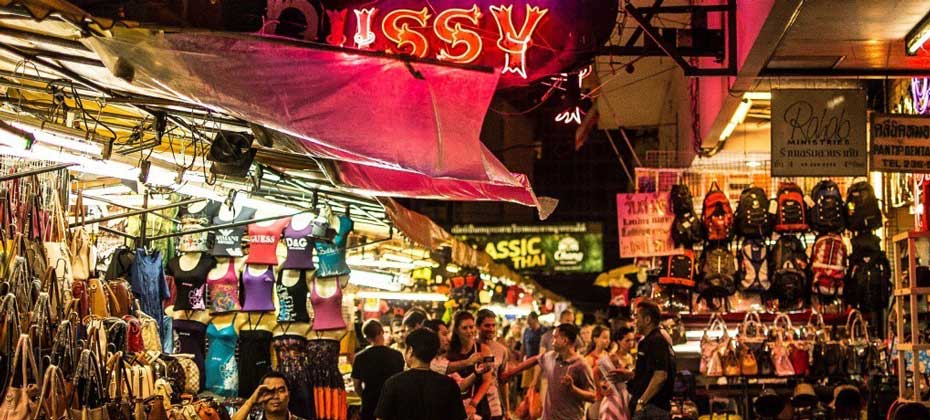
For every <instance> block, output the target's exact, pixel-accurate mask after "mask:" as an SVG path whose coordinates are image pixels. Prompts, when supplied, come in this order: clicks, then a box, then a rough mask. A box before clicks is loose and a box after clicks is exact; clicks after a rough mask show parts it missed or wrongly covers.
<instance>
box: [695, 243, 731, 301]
mask: <svg viewBox="0 0 930 420" xmlns="http://www.w3.org/2000/svg"><path fill="white" fill-rule="evenodd" d="M701 258H702V260H703V263H702V264H701V273H702V274H703V275H704V277H703V282H702V283H701V288H700V289H701V291H700V292H701V294H702V295H706V296H709V297H723V296H730V295H732V294H734V293H736V274H737V266H736V264H737V263H736V256H734V255H733V253H732V252H730V250H729V249H727V248H726V247H718V248H713V249H705V250H704V252H703V253H702V255H701Z"/></svg>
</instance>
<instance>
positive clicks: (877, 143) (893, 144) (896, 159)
mask: <svg viewBox="0 0 930 420" xmlns="http://www.w3.org/2000/svg"><path fill="white" fill-rule="evenodd" d="M871 145H872V147H871V148H870V149H869V150H871V158H872V170H873V171H882V172H923V173H930V117H927V116H918V115H892V114H872V138H871Z"/></svg>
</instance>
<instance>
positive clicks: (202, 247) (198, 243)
mask: <svg viewBox="0 0 930 420" xmlns="http://www.w3.org/2000/svg"><path fill="white" fill-rule="evenodd" d="M189 207H190V206H182V207H181V208H180V209H178V219H180V220H181V232H187V231H191V230H195V229H202V228H204V227H206V226H208V225H209V224H210V222H211V221H212V220H213V218H214V217H216V215H217V213H219V211H220V203H218V202H216V201H212V200H211V201H209V202H207V205H206V206H204V207H203V208H202V209H200V210H199V211H196V212H191V211H190V210H189V209H188V208H189ZM209 242H210V234H209V233H208V232H200V233H192V234H187V235H182V236H181V238H180V243H179V244H178V250H179V251H181V252H206V251H209V250H210V248H209Z"/></svg>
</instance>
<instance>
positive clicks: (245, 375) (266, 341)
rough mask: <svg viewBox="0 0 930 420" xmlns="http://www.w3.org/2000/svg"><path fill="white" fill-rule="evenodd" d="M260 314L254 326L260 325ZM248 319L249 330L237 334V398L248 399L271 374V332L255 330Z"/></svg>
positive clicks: (262, 315)
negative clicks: (269, 373)
mask: <svg viewBox="0 0 930 420" xmlns="http://www.w3.org/2000/svg"><path fill="white" fill-rule="evenodd" d="M264 316H265V314H264V313H262V314H261V315H260V316H259V317H258V322H257V323H256V325H260V324H261V323H262V317H264ZM256 325H253V324H252V320H251V319H249V329H244V330H242V331H240V332H239V359H240V360H239V398H249V397H250V396H252V393H253V392H255V389H256V388H258V386H259V385H260V384H261V380H262V377H263V376H265V374H266V373H268V372H271V340H272V337H273V335H272V333H271V331H265V330H257V329H255V327H256Z"/></svg>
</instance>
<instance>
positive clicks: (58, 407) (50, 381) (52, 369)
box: [35, 365, 70, 420]
mask: <svg viewBox="0 0 930 420" xmlns="http://www.w3.org/2000/svg"><path fill="white" fill-rule="evenodd" d="M67 395H70V392H69V391H68V390H67V388H66V387H65V377H64V375H63V374H62V373H61V369H59V368H58V366H55V365H51V366H49V367H48V368H47V369H46V370H45V376H44V378H43V379H42V388H41V391H39V401H38V402H37V403H36V413H35V419H36V420H38V419H45V420H66V419H68V399H67Z"/></svg>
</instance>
